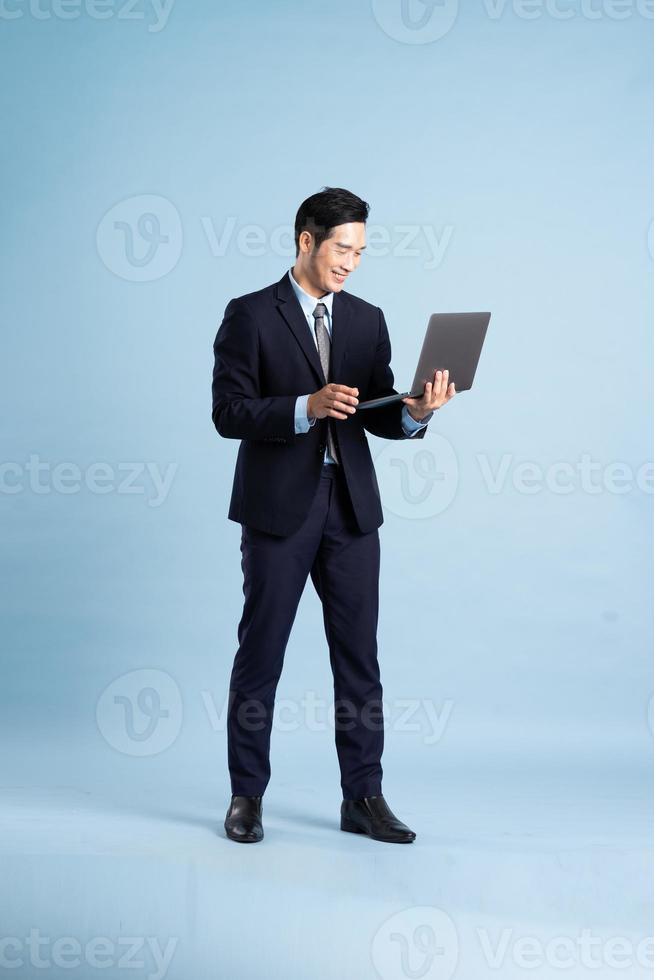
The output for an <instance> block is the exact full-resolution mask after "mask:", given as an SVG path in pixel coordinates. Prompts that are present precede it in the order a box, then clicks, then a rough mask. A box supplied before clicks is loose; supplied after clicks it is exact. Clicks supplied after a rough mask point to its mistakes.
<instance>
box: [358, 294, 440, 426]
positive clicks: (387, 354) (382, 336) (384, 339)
mask: <svg viewBox="0 0 654 980" xmlns="http://www.w3.org/2000/svg"><path fill="white" fill-rule="evenodd" d="M393 385H394V378H393V371H392V370H391V341H390V337H389V336H388V327H387V326H386V320H385V319H384V314H383V313H382V311H381V310H379V333H378V335H377V348H376V351H375V360H374V364H373V368H372V373H371V375H370V381H369V384H368V391H367V393H366V398H367V399H372V398H383V397H384V395H396V394H397V389H396V388H394V387H393ZM403 408H404V402H403V401H397V402H392V403H391V404H390V405H384V406H383V407H382V408H366V409H364V410H363V411H362V413H361V416H360V418H361V420H362V424H363V427H364V429H367V430H368V432H372V434H373V435H375V436H381V437H382V439H423V438H424V436H425V432H426V431H427V426H426V425H425V427H424V428H422V429H420V431H419V432H416V433H415V435H408V434H407V433H406V432H405V431H404V427H403V426H402V409H403Z"/></svg>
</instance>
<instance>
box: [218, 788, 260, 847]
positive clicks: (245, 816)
mask: <svg viewBox="0 0 654 980" xmlns="http://www.w3.org/2000/svg"><path fill="white" fill-rule="evenodd" d="M262 809H263V806H262V802H261V797H260V796H236V795H235V794H232V801H231V803H230V804H229V810H228V811H227V816H226V817H225V830H226V832H227V836H228V837H229V839H230V840H237V841H239V842H240V843H241V844H253V843H255V841H259V840H261V839H262V838H263V824H262V823H261V811H262Z"/></svg>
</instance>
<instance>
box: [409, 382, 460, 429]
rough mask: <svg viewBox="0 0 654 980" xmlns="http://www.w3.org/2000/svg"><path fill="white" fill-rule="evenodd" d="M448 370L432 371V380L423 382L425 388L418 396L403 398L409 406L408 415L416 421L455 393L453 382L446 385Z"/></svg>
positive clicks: (449, 399) (450, 398)
mask: <svg viewBox="0 0 654 980" xmlns="http://www.w3.org/2000/svg"><path fill="white" fill-rule="evenodd" d="M449 375H450V372H449V371H434V380H433V382H432V381H426V382H425V390H424V392H423V394H422V395H421V397H420V398H403V399H402V401H403V402H404V404H405V405H408V407H409V415H410V416H411V418H412V419H415V421H416V422H419V421H420V419H422V418H424V417H425V415H429V413H430V412H434V411H436V409H437V408H441V406H443V405H446V404H447V402H449V401H451V400H452V398H454V396H455V394H456V389H455V387H454V382H452V383H451V384H450V385H448V378H449Z"/></svg>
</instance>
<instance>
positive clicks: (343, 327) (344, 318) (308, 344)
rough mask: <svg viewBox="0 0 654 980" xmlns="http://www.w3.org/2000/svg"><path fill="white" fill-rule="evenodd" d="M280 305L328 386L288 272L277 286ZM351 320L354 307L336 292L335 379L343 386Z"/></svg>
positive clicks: (313, 366) (333, 375) (320, 377)
mask: <svg viewBox="0 0 654 980" xmlns="http://www.w3.org/2000/svg"><path fill="white" fill-rule="evenodd" d="M316 302H318V300H316ZM276 303H277V306H278V307H279V311H280V313H281V315H282V316H283V318H284V320H285V321H286V323H287V324H288V326H289V327H290V329H291V331H292V333H293V335H294V337H295V339H296V340H297V342H298V344H299V345H300V347H301V348H302V350H303V352H304V354H305V356H306V358H307V360H308V362H309V364H310V365H311V367H312V368H313V370H314V373H315V374H316V377H317V378H318V380H319V381H320V383H321V384H322V385H324V384H326V381H325V376H324V374H323V373H322V365H321V363H320V356H319V354H318V349H317V348H316V344H315V342H314V339H313V337H312V336H311V332H310V330H309V326H308V324H307V321H306V319H305V317H304V313H303V312H302V307H301V306H300V304H299V303H298V299H297V296H296V295H295V293H294V291H293V287H292V286H291V282H290V279H289V278H288V273H285V274H284V276H283V277H282V278H281V279H280V280H279V282H278V283H277V287H276ZM349 321H350V304H349V303H348V301H347V296H345V295H343V294H342V293H335V294H334V301H333V305H332V343H331V380H332V381H337V383H339V384H340V382H338V377H339V372H340V369H341V364H342V362H343V355H344V353H345V347H346V343H347V335H348V327H349Z"/></svg>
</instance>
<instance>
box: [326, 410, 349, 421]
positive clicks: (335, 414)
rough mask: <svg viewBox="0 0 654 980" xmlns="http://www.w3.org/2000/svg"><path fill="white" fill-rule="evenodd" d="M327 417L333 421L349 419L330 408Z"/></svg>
mask: <svg viewBox="0 0 654 980" xmlns="http://www.w3.org/2000/svg"><path fill="white" fill-rule="evenodd" d="M327 415H329V417H330V418H332V419H341V420H344V419H346V418H348V416H347V415H343V413H342V412H337V411H336V409H334V408H328V409H327Z"/></svg>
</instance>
